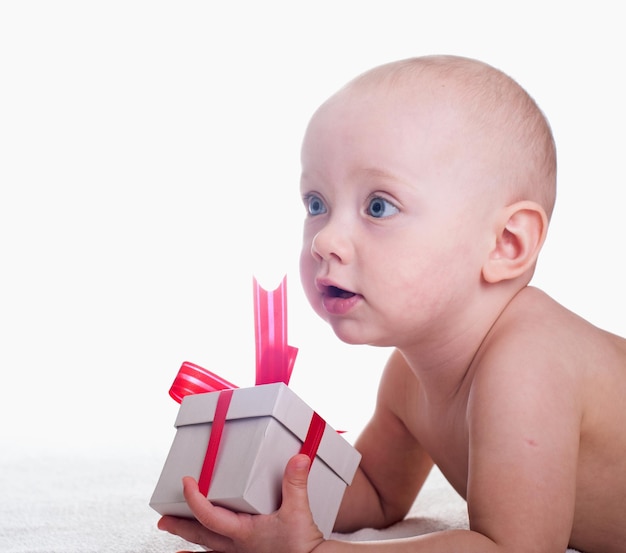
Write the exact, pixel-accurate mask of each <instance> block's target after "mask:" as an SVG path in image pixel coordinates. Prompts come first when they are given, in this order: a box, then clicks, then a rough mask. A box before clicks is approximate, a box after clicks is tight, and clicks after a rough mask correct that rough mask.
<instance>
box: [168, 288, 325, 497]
mask: <svg viewBox="0 0 626 553" xmlns="http://www.w3.org/2000/svg"><path fill="white" fill-rule="evenodd" d="M253 287H254V331H255V343H256V385H257V386H258V385H261V384H272V383H274V382H284V383H285V384H287V385H288V384H289V380H290V378H291V373H292V371H293V366H294V364H295V361H296V356H297V353H298V349H297V348H295V347H292V346H289V345H288V344H287V277H284V278H283V280H282V281H281V283H280V285H279V286H278V288H276V289H275V290H273V291H272V292H268V291H267V290H265V289H263V288H262V287H261V286H260V285H259V283H258V282H257V280H256V279H253ZM235 388H237V386H236V385H235V384H232V383H231V382H229V381H228V380H225V379H224V378H222V377H221V376H218V375H216V374H215V373H212V372H211V371H208V370H206V369H204V368H202V367H200V366H199V365H195V364H194V363H190V362H188V361H185V362H184V363H183V364H182V366H181V367H180V370H179V371H178V374H177V375H176V378H175V380H174V383H173V384H172V387H171V388H170V391H169V394H170V396H171V397H172V398H173V399H174V400H176V401H177V402H178V403H181V402H182V400H183V398H184V397H185V396H187V395H190V394H200V393H206V392H220V395H219V397H218V399H217V406H216V408H215V414H214V416H213V423H212V425H211V435H210V436H209V444H208V446H207V451H206V455H205V458H204V462H203V464H202V469H201V471H200V478H199V479H198V487H199V488H200V491H201V492H202V494H204V495H205V496H206V495H208V492H209V488H210V486H211V479H212V477H213V471H214V469H215V464H216V462H217V455H218V452H219V445H220V441H221V438H222V432H223V430H224V425H225V423H226V418H227V415H228V407H229V405H230V400H231V397H232V395H233V389H235ZM325 427H326V423H325V422H324V420H323V419H322V418H321V417H320V416H319V415H318V414H317V413H315V412H314V413H313V417H312V419H311V423H310V424H309V429H308V432H307V436H306V439H305V441H304V443H303V444H302V448H301V450H300V453H305V454H306V455H308V456H309V458H310V459H311V461H313V460H314V459H315V456H316V454H317V449H318V446H319V443H320V441H321V439H322V436H323V434H324V429H325Z"/></svg>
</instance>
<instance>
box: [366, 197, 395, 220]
mask: <svg viewBox="0 0 626 553" xmlns="http://www.w3.org/2000/svg"><path fill="white" fill-rule="evenodd" d="M398 211H399V210H398V208H397V207H396V206H395V205H393V204H392V203H391V202H389V201H387V200H385V199H384V198H380V197H376V198H372V199H371V200H370V203H369V205H368V206H367V213H368V215H370V216H371V217H376V218H377V219H381V218H383V217H390V216H391V215H395V214H396V213H398Z"/></svg>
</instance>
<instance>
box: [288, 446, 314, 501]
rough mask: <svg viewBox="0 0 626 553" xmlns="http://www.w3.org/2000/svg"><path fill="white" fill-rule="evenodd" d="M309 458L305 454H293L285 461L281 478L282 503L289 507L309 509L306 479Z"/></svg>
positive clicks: (309, 462)
mask: <svg viewBox="0 0 626 553" xmlns="http://www.w3.org/2000/svg"><path fill="white" fill-rule="evenodd" d="M310 464H311V460H310V459H309V458H308V457H307V456H306V455H302V454H299V455H295V456H294V457H292V458H291V459H290V460H289V462H288V463H287V467H286V469H285V476H284V478H283V505H284V506H289V508H290V509H294V508H295V509H300V508H302V509H305V510H308V509H309V495H308V491H307V480H308V476H309V466H310Z"/></svg>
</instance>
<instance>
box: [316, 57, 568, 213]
mask: <svg viewBox="0 0 626 553" xmlns="http://www.w3.org/2000/svg"><path fill="white" fill-rule="evenodd" d="M358 99H360V100H358ZM342 100H347V101H348V102H357V101H361V102H365V103H366V105H367V104H370V106H371V107H370V109H381V110H382V112H381V114H380V115H381V118H383V117H385V116H389V112H388V111H385V106H384V105H383V104H384V103H385V102H389V103H391V104H393V106H392V107H391V109H393V111H394V113H396V114H399V116H400V117H407V118H411V117H414V118H416V121H417V122H418V124H419V125H421V130H422V131H423V132H424V134H423V136H421V137H417V136H416V137H415V138H416V142H415V143H414V144H413V146H414V148H415V149H414V151H413V152H411V151H410V150H407V152H406V153H407V155H408V156H411V155H413V156H415V157H416V158H417V157H418V156H420V154H421V152H420V150H422V149H423V146H424V144H423V143H420V142H419V140H420V139H422V140H428V141H432V142H433V143H432V144H431V145H430V146H431V148H432V151H431V153H432V154H433V155H434V157H433V159H432V163H434V164H440V165H444V164H448V163H454V164H460V163H464V162H466V163H473V164H477V165H476V166H475V169H476V170H478V171H480V175H475V176H477V177H478V178H479V179H480V185H481V186H482V189H483V191H484V192H485V193H487V194H489V195H492V194H496V195H498V196H499V197H500V196H501V197H502V198H503V201H505V202H506V203H513V202H515V201H519V200H533V201H536V202H538V203H539V204H540V205H541V206H542V207H543V209H544V210H545V212H546V214H547V215H548V217H550V216H551V214H552V210H553V208H554V201H555V196H556V151H555V146H554V140H553V137H552V132H551V130H550V126H549V124H548V122H547V120H546V118H545V117H544V115H543V113H542V112H541V110H540V109H539V108H538V106H537V104H536V103H535V102H534V100H533V99H532V98H531V97H530V96H529V95H528V93H527V92H526V91H525V90H524V89H523V88H522V87H521V86H520V85H518V84H517V83H516V82H515V81H514V80H513V79H511V78H510V77H509V76H507V75H506V74H504V73H503V72H501V71H499V70H497V69H495V68H493V67H491V66H489V65H487V64H485V63H482V62H480V61H477V60H473V59H468V58H462V57H456V56H427V57H421V58H411V59H406V60H401V61H397V62H392V63H388V64H385V65H381V66H379V67H375V68H374V69H371V70H369V71H367V72H365V73H363V74H361V75H360V76H358V77H356V78H355V79H354V80H352V81H350V82H349V83H348V84H347V85H346V86H345V87H344V88H342V89H341V90H340V91H339V92H338V93H337V94H335V95H334V96H332V97H331V98H330V99H329V100H328V101H327V102H326V103H325V104H323V105H322V106H321V107H320V109H319V110H318V114H319V112H321V111H323V110H324V109H326V108H328V107H330V106H332V105H333V104H337V103H340V102H341V101H342ZM418 118H420V119H418ZM382 122H383V121H382V120H381V123H382ZM389 123H390V124H394V121H393V119H390V120H389ZM425 125H430V126H429V127H425ZM372 131H373V132H376V131H375V129H372ZM403 138H404V137H403ZM466 184H468V183H466ZM457 185H458V186H462V185H463V183H461V182H457ZM475 185H476V187H477V189H476V192H478V188H480V187H481V186H479V185H478V183H475Z"/></svg>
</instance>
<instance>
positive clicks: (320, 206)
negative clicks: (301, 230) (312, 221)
mask: <svg viewBox="0 0 626 553" xmlns="http://www.w3.org/2000/svg"><path fill="white" fill-rule="evenodd" d="M304 202H305V204H306V209H307V212H308V213H309V215H322V214H323V213H326V205H324V202H323V201H322V199H321V198H320V197H319V196H315V195H311V196H308V197H307V198H305V200H304Z"/></svg>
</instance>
